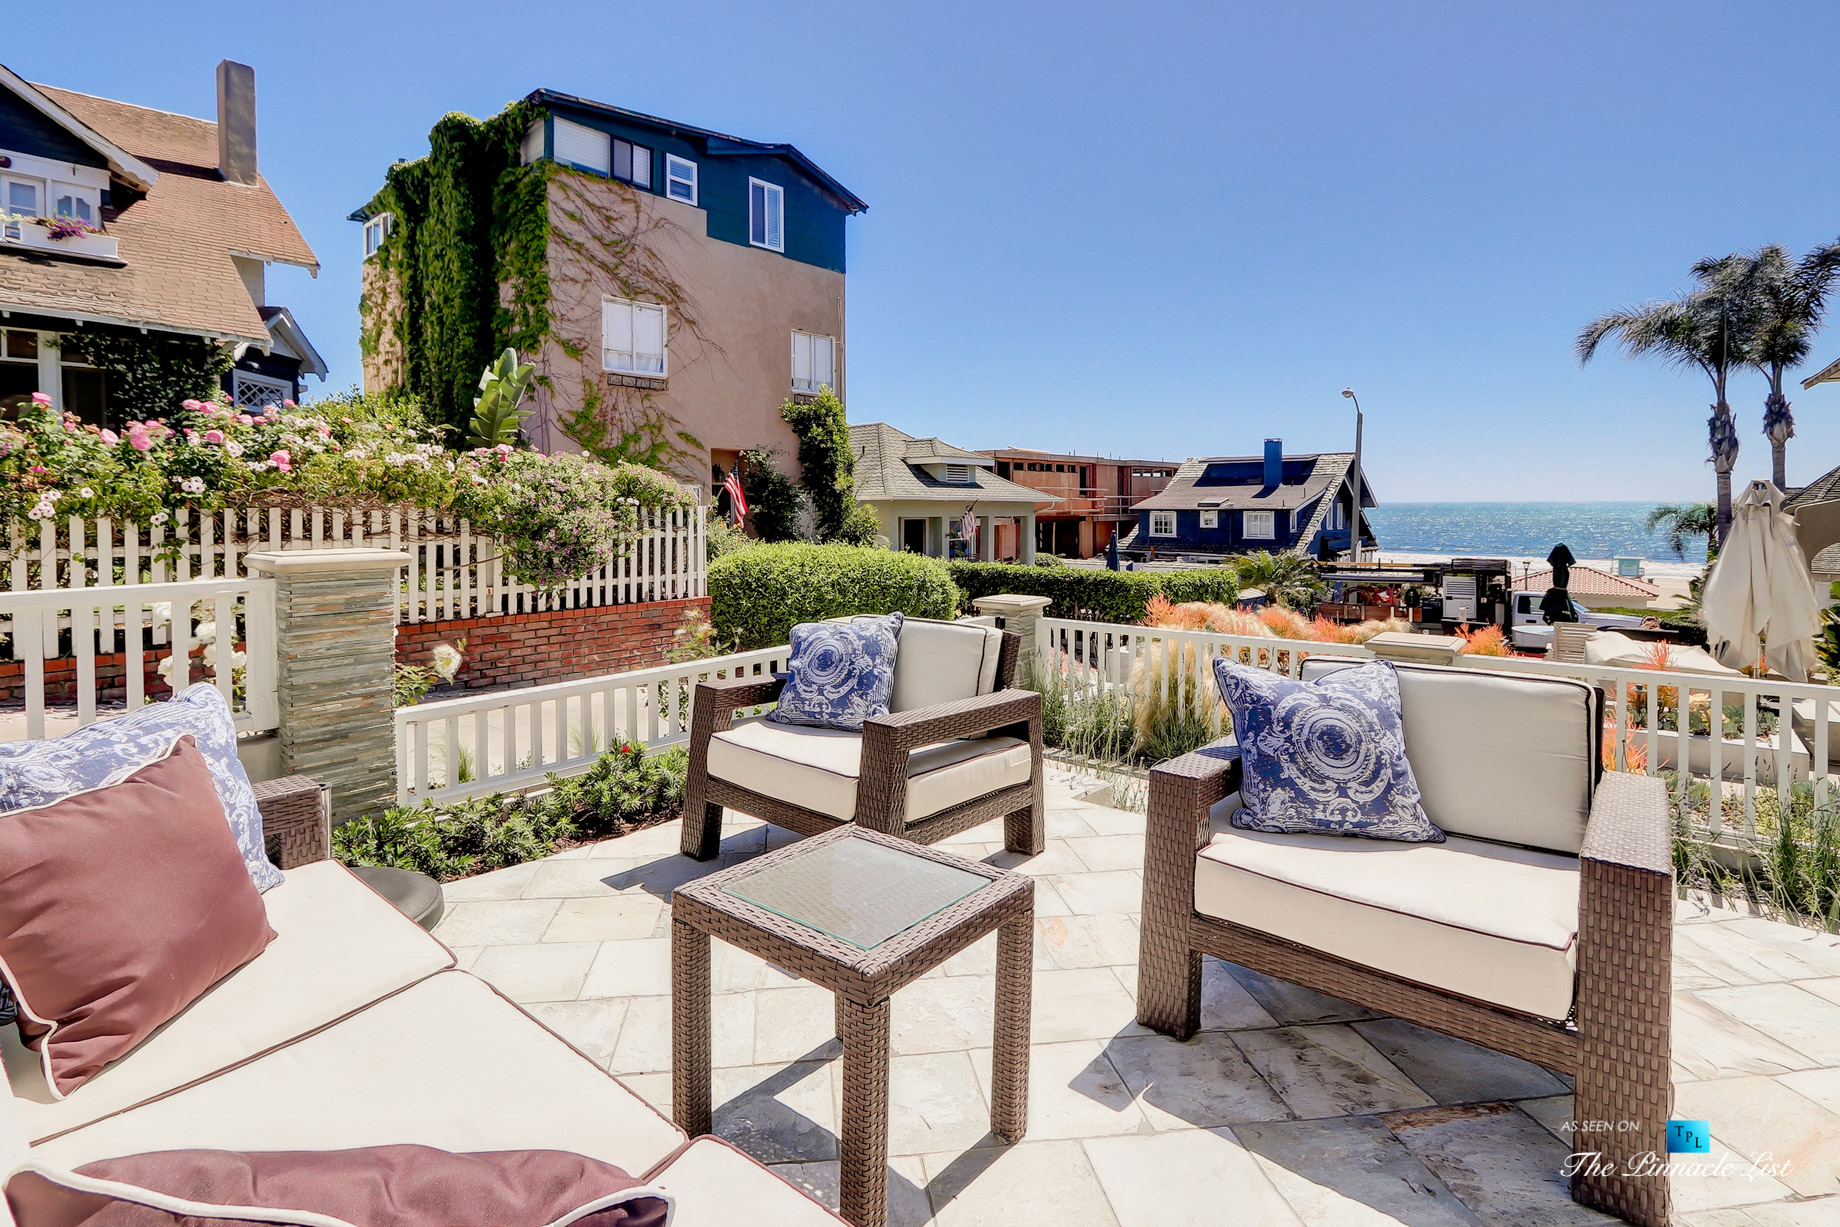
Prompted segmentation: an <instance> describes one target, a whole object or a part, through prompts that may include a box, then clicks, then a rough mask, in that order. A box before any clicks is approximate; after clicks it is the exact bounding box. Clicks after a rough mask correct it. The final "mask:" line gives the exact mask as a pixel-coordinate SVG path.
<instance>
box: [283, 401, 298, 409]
mask: <svg viewBox="0 0 1840 1227" xmlns="http://www.w3.org/2000/svg"><path fill="white" fill-rule="evenodd" d="M281 403H282V404H283V405H284V406H286V407H287V408H289V409H292V408H294V407H295V406H294V402H293V401H291V400H284V401H282V402H281Z"/></svg>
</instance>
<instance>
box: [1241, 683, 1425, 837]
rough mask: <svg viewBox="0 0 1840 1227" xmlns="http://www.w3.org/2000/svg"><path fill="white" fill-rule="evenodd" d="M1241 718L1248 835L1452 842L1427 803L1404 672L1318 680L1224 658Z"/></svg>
mask: <svg viewBox="0 0 1840 1227" xmlns="http://www.w3.org/2000/svg"><path fill="white" fill-rule="evenodd" d="M1214 680H1215V681H1216V683H1218V684H1219V686H1220V697H1221V699H1222V700H1223V701H1224V702H1225V703H1226V705H1227V710H1229V711H1231V712H1232V713H1233V735H1234V740H1235V741H1237V742H1238V743H1239V750H1240V765H1241V767H1242V775H1241V783H1240V795H1241V797H1242V799H1243V800H1244V801H1245V803H1246V804H1245V808H1243V809H1240V810H1236V811H1235V812H1234V814H1233V816H1232V818H1231V819H1230V821H1231V822H1232V823H1233V825H1234V826H1236V827H1239V828H1240V829H1241V830H1246V831H1267V832H1271V833H1274V834H1281V835H1299V834H1310V835H1359V836H1363V837H1365V838H1368V839H1396V840H1400V841H1402V842H1406V843H1442V842H1444V832H1443V831H1441V830H1439V829H1438V828H1437V826H1436V825H1434V824H1433V823H1432V821H1431V819H1430V818H1428V817H1426V815H1425V810H1424V807H1423V806H1422V805H1420V804H1419V792H1418V780H1417V779H1416V778H1415V777H1414V776H1413V775H1412V764H1411V762H1410V761H1408V760H1407V758H1406V735H1405V723H1404V721H1403V720H1402V719H1401V718H1400V714H1399V675H1398V674H1397V673H1395V672H1394V671H1393V666H1392V664H1391V662H1389V661H1384V660H1372V661H1368V662H1367V663H1365V664H1362V665H1357V666H1355V667H1354V668H1351V669H1337V670H1336V671H1335V672H1334V673H1331V674H1329V675H1328V676H1327V677H1324V678H1321V679H1320V680H1318V681H1314V682H1299V681H1293V680H1292V679H1290V678H1288V677H1284V676H1282V675H1280V674H1277V673H1272V672H1270V671H1269V670H1266V669H1256V668H1253V667H1251V666H1250V665H1242V664H1240V663H1238V662H1237V661H1232V660H1227V659H1224V658H1223V659H1220V660H1216V661H1215V662H1214Z"/></svg>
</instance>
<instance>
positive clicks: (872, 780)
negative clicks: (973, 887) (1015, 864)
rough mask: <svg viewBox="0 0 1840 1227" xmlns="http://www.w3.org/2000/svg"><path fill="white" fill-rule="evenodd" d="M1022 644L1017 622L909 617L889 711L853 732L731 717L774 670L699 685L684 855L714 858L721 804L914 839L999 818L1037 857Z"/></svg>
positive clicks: (789, 823)
mask: <svg viewBox="0 0 1840 1227" xmlns="http://www.w3.org/2000/svg"><path fill="white" fill-rule="evenodd" d="M1020 644H1021V640H1020V639H1019V637H1018V636H1017V635H1016V634H1015V633H1014V632H1013V631H1002V630H997V629H996V628H994V627H989V626H984V625H981V624H979V623H975V622H936V621H933V620H931V619H927V618H909V619H907V620H906V622H905V623H904V624H903V625H902V628H901V645H900V650H899V651H898V653H897V654H896V656H895V674H894V695H893V699H892V701H891V703H890V705H889V706H890V711H889V714H888V715H886V716H879V717H876V718H875V719H872V720H869V721H868V722H867V723H865V724H864V725H863V728H862V732H861V733H849V732H842V731H839V730H836V729H820V728H805V727H801V726H798V725H790V724H780V723H778V722H776V721H772V720H768V719H766V718H765V717H761V716H753V717H748V718H746V719H743V720H741V721H739V722H737V721H736V720H735V714H736V713H737V712H739V711H742V710H743V709H746V708H752V707H759V706H762V705H764V704H768V703H772V702H774V701H775V700H776V699H778V697H779V692H780V690H781V688H783V687H784V685H785V679H784V678H775V677H761V678H750V677H740V678H730V679H726V680H722V681H714V682H702V683H700V684H698V686H697V688H696V697H695V702H694V704H693V705H692V709H691V710H692V715H691V724H690V768H689V777H688V779H687V781H686V783H685V787H684V833H683V851H684V855H685V856H689V857H692V858H694V859H696V860H699V861H706V860H709V859H711V858H713V857H714V856H715V855H716V853H717V852H718V851H719V850H720V848H721V842H722V809H723V807H724V806H727V807H728V808H730V809H734V810H738V811H740V812H741V813H744V814H751V815H753V816H754V817H756V818H761V819H764V820H766V821H767V822H771V823H774V824H775V825H777V826H782V827H786V828H788V829H790V830H793V831H796V832H798V833H799V834H800V835H817V834H820V833H821V832H824V831H828V830H830V829H832V828H833V827H837V826H840V825H842V824H843V823H846V822H857V823H861V824H862V825H863V826H866V827H868V828H870V829H871V830H875V831H882V832H885V833H887V834H890V835H899V836H902V837H904V838H906V839H911V840H913V841H914V842H915V843H922V844H930V843H933V842H935V841H937V840H941V839H944V838H945V837H946V836H948V835H953V834H956V833H957V832H959V831H962V830H965V829H967V828H969V827H974V826H977V825H978V824H979V823H983V822H988V821H989V820H990V819H992V818H996V817H999V816H1001V817H1003V818H1004V819H1005V823H1004V846H1005V847H1006V848H1008V849H1009V850H1010V851H1012V852H1020V853H1023V854H1025V855H1028V856H1034V855H1037V854H1038V853H1040V852H1041V850H1042V848H1043V840H1044V834H1043V827H1044V822H1045V818H1046V815H1045V811H1044V809H1043V806H1042V756H1041V696H1040V695H1039V694H1037V693H1035V692H1034V691H1032V690H1016V689H1012V688H1011V687H1012V684H1013V683H1014V681H1015V676H1016V661H1017V655H1018V653H1019V650H1020Z"/></svg>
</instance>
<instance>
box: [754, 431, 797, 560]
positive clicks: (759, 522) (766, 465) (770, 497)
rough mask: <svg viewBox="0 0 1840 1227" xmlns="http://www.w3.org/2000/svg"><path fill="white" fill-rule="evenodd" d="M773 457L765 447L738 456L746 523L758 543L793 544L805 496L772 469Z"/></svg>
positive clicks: (773, 454) (777, 471) (794, 484)
mask: <svg viewBox="0 0 1840 1227" xmlns="http://www.w3.org/2000/svg"><path fill="white" fill-rule="evenodd" d="M775 455H776V452H775V451H774V449H771V448H765V447H754V448H749V449H748V450H747V451H745V452H742V453H741V490H742V492H743V493H744V494H746V495H747V504H748V522H749V523H750V524H752V525H753V526H754V531H755V532H756V533H758V534H759V536H760V539H761V540H762V541H797V540H798V539H799V512H800V511H801V510H803V509H804V506H805V492H804V491H803V490H801V489H799V487H798V484H797V483H796V482H794V481H793V480H792V479H791V478H790V477H788V476H786V475H785V474H784V473H782V472H780V471H779V469H778V468H776V467H775V466H774V463H773V458H774V456H775Z"/></svg>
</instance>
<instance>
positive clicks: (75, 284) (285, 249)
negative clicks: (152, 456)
mask: <svg viewBox="0 0 1840 1227" xmlns="http://www.w3.org/2000/svg"><path fill="white" fill-rule="evenodd" d="M30 88H32V89H34V90H35V91H36V92H37V93H39V94H40V95H42V96H43V97H44V98H45V99H46V100H48V101H49V102H51V103H52V104H54V105H55V106H56V107H57V108H59V109H61V110H63V111H64V112H65V113H67V114H68V115H69V116H70V117H71V118H72V119H73V120H74V121H75V122H76V123H78V124H80V125H81V126H82V127H84V128H86V129H88V130H90V131H91V132H93V133H95V134H96V135H97V137H98V138H99V139H101V140H103V141H105V142H108V143H110V144H111V146H112V147H117V148H119V149H120V150H122V151H124V154H125V156H128V157H130V158H132V159H135V160H136V161H137V162H138V164H140V165H143V166H145V167H146V168H147V169H148V170H149V171H150V172H152V173H153V178H152V180H151V181H150V184H149V187H148V189H147V194H146V197H145V198H144V199H141V200H137V201H134V202H133V203H131V204H128V205H127V206H126V207H122V208H109V209H105V210H104V211H103V221H104V223H105V224H106V226H107V228H108V231H109V233H110V234H111V235H113V236H115V238H116V240H117V242H118V245H119V249H120V254H121V260H122V263H121V264H120V265H119V266H117V265H107V264H93V263H80V262H78V261H74V260H60V259H49V258H45V257H44V256H43V255H42V253H38V252H29V253H28V252H23V251H14V250H9V249H6V248H0V253H4V254H0V309H5V310H9V311H19V312H26V313H40V314H45V315H52V316H59V317H65V318H70V319H76V320H81V321H84V322H89V323H107V324H124V325H127V326H130V327H141V328H154V329H159V330H161V331H164V332H179V333H189V334H192V335H195V336H207V337H221V338H224V339H226V340H233V341H247V342H249V343H250V344H252V345H256V346H258V347H260V348H267V347H268V344H269V331H268V328H267V326H266V325H265V323H264V321H263V319H262V316H261V313H260V312H259V311H258V310H257V309H256V304H255V302H254V301H253V300H252V299H251V298H250V296H249V290H248V287H247V286H245V285H244V284H243V279H242V277H241V276H240V275H239V274H238V273H237V270H236V265H235V264H234V263H233V262H232V260H231V257H232V256H233V255H236V256H246V257H249V258H252V259H257V260H264V261H272V262H274V263H277V264H294V265H299V266H300V267H303V268H307V269H311V270H313V271H314V272H316V273H317V272H318V271H319V260H318V258H317V257H315V256H314V254H313V249H312V248H310V247H308V246H307V241H306V239H304V238H303V237H301V234H300V230H299V228H298V227H296V226H295V225H294V219H293V218H291V217H289V216H288V212H287V210H286V209H285V208H283V207H282V204H281V201H280V200H279V199H277V198H276V196H275V193H274V191H273V190H272V189H271V188H270V187H269V186H268V181H267V180H266V179H262V178H260V177H258V178H257V180H256V182H255V183H253V184H241V183H231V182H228V181H227V180H225V179H224V178H223V177H222V175H220V174H219V173H218V170H217V125H216V124H215V123H213V122H212V121H210V120H208V119H194V118H192V117H191V116H188V115H175V114H173V113H171V112H170V111H156V110H153V109H151V108H149V107H137V106H131V105H129V104H128V103H125V102H115V101H112V100H111V99H107V98H95V97H91V96H90V95H88V94H78V93H74V92H72V91H70V90H62V89H55V88H53V87H51V86H46V85H40V86H34V87H30Z"/></svg>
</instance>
